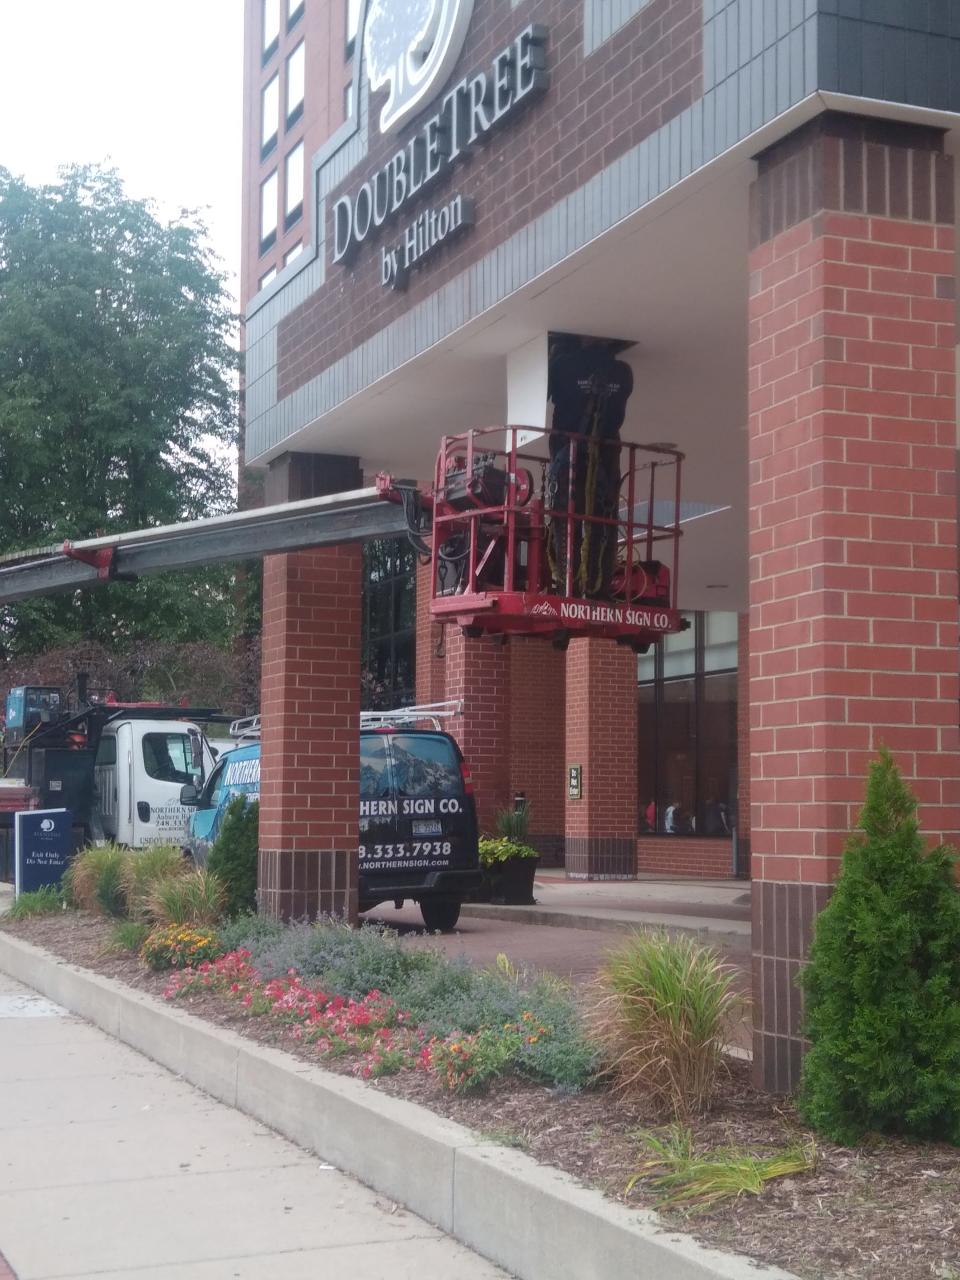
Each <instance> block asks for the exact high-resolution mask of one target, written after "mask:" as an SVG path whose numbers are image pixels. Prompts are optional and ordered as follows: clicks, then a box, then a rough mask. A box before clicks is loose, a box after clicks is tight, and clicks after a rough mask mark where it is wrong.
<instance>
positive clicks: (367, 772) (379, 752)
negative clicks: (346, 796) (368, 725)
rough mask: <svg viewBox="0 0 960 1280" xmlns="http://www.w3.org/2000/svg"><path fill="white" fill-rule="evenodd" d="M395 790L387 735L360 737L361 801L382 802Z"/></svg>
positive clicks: (363, 735) (362, 735)
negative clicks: (391, 777) (391, 778)
mask: <svg viewBox="0 0 960 1280" xmlns="http://www.w3.org/2000/svg"><path fill="white" fill-rule="evenodd" d="M392 790H393V787H392V784H391V781H390V758H389V756H388V755H387V738H386V735H385V734H372V733H371V734H361V735H360V799H361V800H382V799H384V798H385V797H387V796H389V795H390V793H391V791H392Z"/></svg>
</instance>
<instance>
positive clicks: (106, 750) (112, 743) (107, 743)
mask: <svg viewBox="0 0 960 1280" xmlns="http://www.w3.org/2000/svg"><path fill="white" fill-rule="evenodd" d="M94 763H95V765H96V766H97V768H99V767H100V766H101V765H108V764H116V763H117V740H116V738H115V737H114V736H113V734H112V733H105V734H104V735H103V737H102V738H101V739H100V745H99V747H97V758H96V760H95V761H94Z"/></svg>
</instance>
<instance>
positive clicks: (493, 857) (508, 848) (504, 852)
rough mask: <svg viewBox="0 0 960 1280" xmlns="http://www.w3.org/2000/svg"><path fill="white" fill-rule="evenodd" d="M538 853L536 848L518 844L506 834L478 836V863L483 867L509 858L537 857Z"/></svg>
mask: <svg viewBox="0 0 960 1280" xmlns="http://www.w3.org/2000/svg"><path fill="white" fill-rule="evenodd" d="M539 857H540V855H539V853H537V851H536V849H531V848H530V846H529V845H528V844H520V843H519V842H518V841H516V840H510V839H508V838H507V837H506V836H498V837H496V839H494V837H493V836H481V838H480V865H481V866H484V867H492V866H495V865H496V864H497V863H498V862H507V861H508V860H509V859H510V858H539Z"/></svg>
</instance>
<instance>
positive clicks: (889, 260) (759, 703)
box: [749, 116, 960, 1091]
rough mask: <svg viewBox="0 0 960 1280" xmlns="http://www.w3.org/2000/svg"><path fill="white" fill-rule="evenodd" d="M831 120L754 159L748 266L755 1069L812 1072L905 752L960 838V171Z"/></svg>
mask: <svg viewBox="0 0 960 1280" xmlns="http://www.w3.org/2000/svg"><path fill="white" fill-rule="evenodd" d="M942 147H943V140H942V135H941V134H940V133H939V132H937V131H936V130H933V129H927V128H922V127H916V126H907V125H903V124H896V123H894V122H892V121H879V120H862V119H854V118H850V117H837V116H825V117H821V118H820V119H819V120H817V121H814V122H812V123H811V124H810V125H809V126H806V127H805V128H804V129H802V130H800V131H799V132H798V133H797V134H795V135H793V136H792V137H791V138H788V139H786V140H785V141H784V142H782V143H780V144H778V145H777V146H776V147H774V148H772V149H771V150H770V151H768V152H767V153H765V154H764V155H763V156H761V157H760V160H759V174H758V179H757V182H756V184H755V187H754V190H753V210H752V223H753V225H752V245H753V247H752V250H751V261H750V272H751V274H750V295H751V296H750V446H749V453H750V579H751V593H750V704H751V731H750V732H751V754H752V761H751V789H752V806H753V812H752V818H753V822H752V831H751V838H752V847H753V874H754V888H753V893H754V926H753V950H754V982H755V1001H756V1010H755V1018H756V1023H755V1040H754V1048H755V1054H754V1062H755V1069H756V1074H757V1078H758V1081H759V1082H760V1083H762V1084H764V1085H765V1086H766V1087H768V1088H770V1089H772V1090H776V1091H784V1090H788V1089H790V1088H792V1087H793V1086H794V1085H795V1084H796V1083H797V1079H798V1072H799V1066H800V1060H801V1055H802V1049H803V1041H802V1039H801V1037H800V1028H801V1008H800V997H799V992H798V990H797V988H796V985H795V979H796V975H797V971H798V969H799V967H800V964H801V962H802V959H803V957H804V955H805V953H806V949H807V946H808V943H809V940H810V936H811V930H812V926H813V921H814V917H815V916H816V913H817V912H818V911H819V910H820V909H821V908H822V907H823V905H824V904H825V903H826V901H827V898H828V896H829V892H830V889H829V886H830V884H831V882H832V881H833V879H834V877H835V876H836V874H837V870H838V867H839V858H840V854H841V851H842V848H843V845H844V842H845V839H846V838H847V835H848V833H849V832H850V831H851V829H852V828H853V827H854V824H855V821H856V818H857V815H858V812H859V809H860V807H861V804H862V800H863V791H864V780H865V775H866V773H867V766H868V763H869V761H870V759H871V757H872V755H873V753H874V752H875V751H876V750H877V748H878V747H879V746H881V744H885V745H886V746H888V747H889V748H890V749H891V750H892V752H893V754H894V757H895V758H896V761H897V763H898V764H899V766H900V767H901V768H902V770H903V772H904V774H905V776H906V777H907V778H908V779H909V780H910V782H911V784H912V786H913V787H914V788H915V790H916V792H917V794H918V796H919V798H920V802H921V807H920V817H921V821H922V823H923V826H924V829H925V831H927V832H928V833H929V834H930V835H931V838H934V837H936V838H939V837H940V836H941V835H947V836H948V837H952V836H955V834H956V829H957V825H958V813H960V810H958V808H957V805H958V801H960V787H958V775H960V750H958V747H960V744H958V731H957V694H958V679H957V638H958V607H957V573H956V562H957V503H956V496H955V493H956V488H955V465H956V443H957V440H956V404H955V386H954V381H955V379H954V367H955V366H954V362H955V353H954V347H955V323H954V305H955V304H954V301H953V294H954V271H955V265H954V210H953V173H952V162H951V160H950V159H949V158H948V157H947V156H945V155H944V154H943V151H942Z"/></svg>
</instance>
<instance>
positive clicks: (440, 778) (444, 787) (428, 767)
mask: <svg viewBox="0 0 960 1280" xmlns="http://www.w3.org/2000/svg"><path fill="white" fill-rule="evenodd" d="M392 745H393V767H394V774H395V781H396V785H397V794H398V795H401V796H409V797H414V798H415V797H419V796H458V795H460V794H461V793H462V792H463V779H462V778H461V776H460V761H459V760H458V759H457V753H456V751H455V750H454V747H453V743H452V742H451V741H450V740H449V738H444V737H442V736H441V735H440V734H438V735H437V736H436V737H433V736H432V735H428V734H414V733H409V734H408V733H397V734H394V736H393V738H392Z"/></svg>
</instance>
